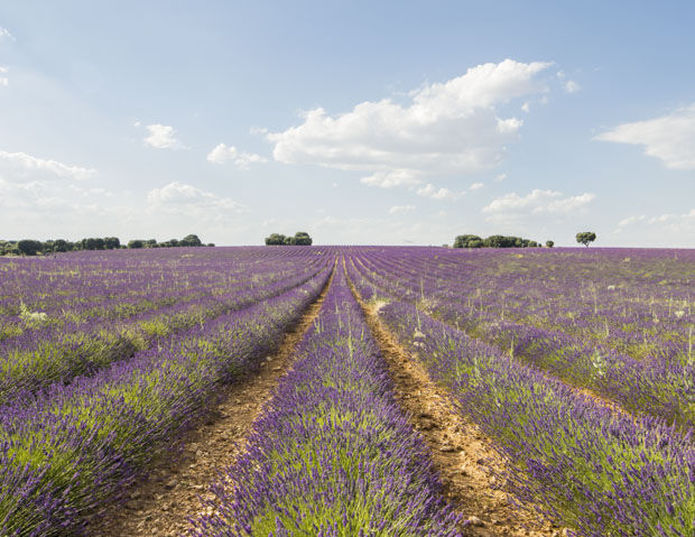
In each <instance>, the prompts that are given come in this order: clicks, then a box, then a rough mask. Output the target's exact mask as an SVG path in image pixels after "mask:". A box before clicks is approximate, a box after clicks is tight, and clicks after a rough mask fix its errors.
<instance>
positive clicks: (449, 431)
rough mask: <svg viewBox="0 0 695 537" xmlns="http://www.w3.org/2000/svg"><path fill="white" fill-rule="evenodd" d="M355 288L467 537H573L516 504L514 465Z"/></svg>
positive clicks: (399, 393)
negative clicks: (510, 481) (509, 482)
mask: <svg viewBox="0 0 695 537" xmlns="http://www.w3.org/2000/svg"><path fill="white" fill-rule="evenodd" d="M351 288H352V291H353V293H354V294H355V297H356V298H357V300H358V302H359V303H360V306H361V307H362V309H363V311H364V313H365V316H366V317H367V323H368V325H369V328H370V330H371V332H372V336H373V337H374V338H375V339H376V341H377V342H378V344H379V347H380V348H381V352H382V354H383V356H384V358H385V359H386V361H387V363H388V366H389V370H390V375H391V378H392V380H393V382H394V384H395V393H396V399H397V400H398V401H399V403H400V404H401V405H402V407H403V408H404V409H405V410H406V412H407V413H408V414H409V415H410V422H411V423H412V425H413V427H414V428H415V429H417V430H418V432H419V433H420V435H421V437H422V438H423V439H424V440H425V442H426V443H427V445H428V446H429V447H430V451H431V454H432V459H433V462H434V465H435V468H436V469H437V472H438V473H439V476H440V478H441V480H442V482H443V484H444V493H445V494H446V496H447V498H448V500H449V501H450V502H451V503H452V505H454V507H455V508H456V510H457V511H458V512H460V513H461V514H462V515H463V517H464V520H466V521H467V522H466V523H465V526H464V528H463V535H465V536H479V537H490V536H510V537H557V536H561V535H566V534H567V531H566V530H565V529H563V528H560V527H559V526H556V525H553V524H552V523H551V522H549V521H547V520H544V519H543V518H541V517H540V516H537V515H535V514H534V513H531V512H528V511H526V510H521V509H519V508H518V507H514V506H513V505H511V504H510V501H509V496H508V494H507V493H506V492H504V491H503V490H502V487H503V483H501V482H499V477H496V476H499V475H505V474H506V473H507V465H508V462H507V461H506V459H505V458H504V457H503V456H502V455H501V454H500V453H499V452H498V451H497V450H496V449H495V448H494V446H493V441H492V440H490V439H489V438H488V437H486V436H485V435H484V434H483V433H482V432H481V431H480V429H479V428H478V427H477V425H475V424H474V423H472V422H471V421H470V420H467V419H466V418H465V417H464V416H462V415H461V414H460V413H459V412H458V411H457V410H456V409H455V407H454V405H453V404H452V402H451V400H450V398H449V396H448V394H447V392H446V390H445V389H443V388H440V387H438V386H437V385H435V384H434V383H433V382H432V381H431V380H430V378H429V376H428V375H427V373H426V371H425V369H424V367H423V366H422V365H421V363H420V362H419V360H417V358H415V357H413V356H412V355H410V354H409V353H408V352H407V351H406V350H405V349H404V348H403V347H401V346H400V345H399V344H398V342H397V340H396V338H395V337H394V336H393V334H391V332H390V331H389V330H388V329H387V328H386V327H385V326H384V324H383V323H382V322H381V321H380V320H379V316H378V306H374V305H368V304H366V303H365V302H364V301H362V300H361V298H360V297H359V296H358V295H357V293H356V290H355V289H354V287H352V284H351Z"/></svg>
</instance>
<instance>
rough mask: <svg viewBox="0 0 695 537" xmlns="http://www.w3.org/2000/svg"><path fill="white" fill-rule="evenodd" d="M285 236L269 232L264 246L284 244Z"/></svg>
mask: <svg viewBox="0 0 695 537" xmlns="http://www.w3.org/2000/svg"><path fill="white" fill-rule="evenodd" d="M285 238H286V237H285V236H284V235H283V234H281V233H271V234H270V236H268V237H266V238H265V245H266V246H279V245H281V244H285Z"/></svg>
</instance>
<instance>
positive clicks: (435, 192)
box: [416, 183, 458, 200]
mask: <svg viewBox="0 0 695 537" xmlns="http://www.w3.org/2000/svg"><path fill="white" fill-rule="evenodd" d="M416 193H417V195H418V196H423V197H425V198H432V199H435V200H451V199H456V198H457V197H458V195H457V194H454V193H453V192H452V191H451V190H449V189H448V188H444V187H441V188H437V187H436V186H434V185H433V184H431V183H427V184H426V185H425V186H421V187H420V188H418V189H417V190H416Z"/></svg>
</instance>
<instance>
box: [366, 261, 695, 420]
mask: <svg viewBox="0 0 695 537" xmlns="http://www.w3.org/2000/svg"><path fill="white" fill-rule="evenodd" d="M356 266H357V267H359V268H360V269H361V270H360V276H361V277H363V278H365V279H367V280H368V281H370V282H371V285H372V287H373V289H372V290H370V291H369V292H370V293H374V292H375V289H379V292H381V293H382V294H388V295H390V296H394V297H397V298H399V299H402V300H403V299H405V300H410V301H413V302H415V303H417V304H418V307H420V309H422V310H424V311H426V312H430V313H433V314H435V316H437V317H438V318H440V319H442V320H445V321H446V322H448V323H449V324H451V325H453V326H456V328H458V329H461V330H464V331H466V332H467V333H468V334H469V335H472V336H475V337H477V338H480V339H482V340H484V341H485V342H487V343H490V344H493V345H496V346H497V347H498V348H499V349H501V350H503V351H505V352H509V353H510V354H511V355H512V356H513V357H517V358H522V359H523V360H525V361H527V362H530V363H532V364H533V365H535V366H537V367H540V368H542V369H544V370H547V371H550V372H552V373H553V374H555V375H557V376H559V377H561V378H562V379H563V380H565V381H568V382H570V383H572V384H574V385H576V386H580V387H586V388H589V389H591V390H593V391H595V392H597V393H599V394H601V395H602V396H603V397H605V398H608V399H611V400H614V401H616V402H618V403H620V404H621V405H622V406H623V407H624V408H626V409H629V410H633V411H636V412H641V413H645V414H650V415H653V416H658V417H661V418H663V419H665V420H667V421H669V422H676V423H678V424H679V425H682V426H683V427H685V428H692V427H693V425H694V424H695V380H694V379H695V361H690V362H686V363H681V362H673V361H671V362H669V361H667V360H654V361H644V360H635V359H633V358H631V357H629V356H626V355H622V354H619V353H617V352H616V351H614V350H613V349H612V348H611V347H610V346H608V345H603V344H601V343H597V342H591V341H589V342H586V341H583V340H580V339H578V338H575V337H573V336H570V335H566V334H564V333H561V332H557V331H552V330H547V329H543V328H538V327H533V326H526V325H523V324H519V323H513V322H508V321H505V320H504V319H503V318H493V315H492V314H488V315H487V316H485V317H484V320H483V319H481V317H483V315H484V314H482V313H478V312H477V308H476V307H471V306H470V305H469V304H467V303H465V302H462V301H461V300H460V299H459V300H457V298H456V296H455V294H453V293H450V294H446V293H445V292H444V291H440V292H439V293H438V295H437V296H438V298H437V299H436V300H432V299H431V295H430V294H429V292H428V291H427V290H424V286H423V287H420V286H419V285H418V283H419V282H417V281H413V280H411V279H409V278H407V277H404V276H403V275H400V277H398V278H396V277H395V275H393V274H391V275H386V274H383V273H382V274H377V273H375V272H372V271H369V270H368V269H366V267H365V266H364V265H363V264H360V263H359V262H358V263H356ZM396 282H397V283H396ZM418 287H420V289H418ZM444 296H446V298H444Z"/></svg>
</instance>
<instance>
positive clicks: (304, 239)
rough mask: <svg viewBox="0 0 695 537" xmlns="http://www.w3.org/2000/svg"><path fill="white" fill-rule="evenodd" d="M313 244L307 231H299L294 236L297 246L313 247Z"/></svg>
mask: <svg viewBox="0 0 695 537" xmlns="http://www.w3.org/2000/svg"><path fill="white" fill-rule="evenodd" d="M312 242H313V241H312V240H311V237H310V236H309V234H308V233H307V232H306V231H297V233H295V234H294V244H296V245H297V246H311V243H312Z"/></svg>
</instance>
